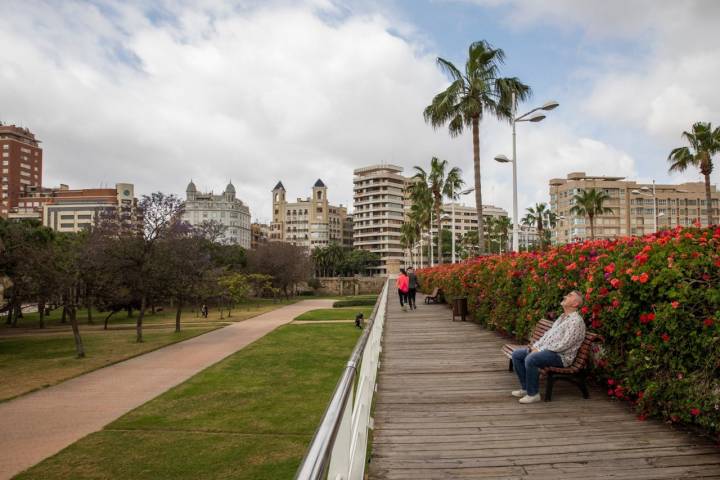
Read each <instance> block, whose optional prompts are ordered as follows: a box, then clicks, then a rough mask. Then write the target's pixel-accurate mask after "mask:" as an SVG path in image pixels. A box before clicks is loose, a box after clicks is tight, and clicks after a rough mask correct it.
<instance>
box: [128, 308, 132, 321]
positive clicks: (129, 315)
mask: <svg viewBox="0 0 720 480" xmlns="http://www.w3.org/2000/svg"><path fill="white" fill-rule="evenodd" d="M132 312H133V308H132V307H127V313H128V318H132V316H133V314H132Z"/></svg>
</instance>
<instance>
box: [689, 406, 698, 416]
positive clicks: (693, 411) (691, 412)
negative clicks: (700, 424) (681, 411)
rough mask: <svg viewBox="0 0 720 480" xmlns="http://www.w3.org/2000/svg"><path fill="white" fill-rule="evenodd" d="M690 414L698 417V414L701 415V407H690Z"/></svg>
mask: <svg viewBox="0 0 720 480" xmlns="http://www.w3.org/2000/svg"><path fill="white" fill-rule="evenodd" d="M690 415H692V416H693V417H697V416H698V415H700V409H699V408H692V409H690Z"/></svg>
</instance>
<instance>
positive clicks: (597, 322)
mask: <svg viewBox="0 0 720 480" xmlns="http://www.w3.org/2000/svg"><path fill="white" fill-rule="evenodd" d="M590 326H591V327H592V328H600V327H602V322H601V321H600V320H598V319H597V318H595V319H593V321H592V322H590Z"/></svg>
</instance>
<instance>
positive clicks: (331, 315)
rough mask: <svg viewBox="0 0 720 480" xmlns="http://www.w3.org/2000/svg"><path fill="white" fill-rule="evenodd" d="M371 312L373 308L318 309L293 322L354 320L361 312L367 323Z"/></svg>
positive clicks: (296, 318) (300, 316)
mask: <svg viewBox="0 0 720 480" xmlns="http://www.w3.org/2000/svg"><path fill="white" fill-rule="evenodd" d="M372 311H373V307H349V308H319V309H317V310H310V311H309V312H305V313H303V314H302V315H298V316H297V317H295V320H317V321H322V320H355V315H357V314H358V313H360V312H362V313H363V315H364V316H365V320H366V321H367V320H370V315H372Z"/></svg>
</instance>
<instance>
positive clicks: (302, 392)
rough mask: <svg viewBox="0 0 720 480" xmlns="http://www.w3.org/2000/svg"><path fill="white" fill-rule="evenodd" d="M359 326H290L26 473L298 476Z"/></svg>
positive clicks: (68, 476)
mask: <svg viewBox="0 0 720 480" xmlns="http://www.w3.org/2000/svg"><path fill="white" fill-rule="evenodd" d="M359 335H360V331H359V330H357V329H355V328H354V326H353V325H351V324H322V323H318V324H305V325H292V324H291V325H286V326H283V327H280V328H278V329H277V330H275V331H273V332H272V333H270V334H268V335H266V336H265V337H263V338H262V339H260V340H258V341H257V342H255V343H253V344H252V345H249V346H248V347H246V348H244V349H243V350H241V351H240V352H238V353H236V354H234V355H232V356H230V357H228V358H227V359H225V360H223V361H222V362H219V363H217V364H215V365H214V366H212V367H210V368H208V369H206V370H204V371H203V372H201V373H199V374H198V375H196V376H194V377H193V378H191V379H190V380H188V381H186V382H184V383H183V384H181V385H179V386H178V387H176V388H174V389H172V390H170V391H168V392H166V393H165V394H163V395H161V396H159V397H157V398H156V399H154V400H152V401H150V402H148V403H146V404H145V405H143V406H141V407H139V408H138V409H136V410H133V411H132V412H130V413H128V414H127V415H125V416H123V417H121V418H120V419H118V420H117V421H115V422H113V423H112V424H110V425H109V426H108V427H106V428H105V429H104V430H102V431H100V432H97V433H94V434H91V435H89V436H87V437H85V438H83V439H82V440H80V441H78V442H76V443H75V444H73V445H71V446H70V447H68V448H66V449H65V450H63V451H62V452H60V453H58V454H57V455H55V456H53V457H51V458H49V459H47V460H45V461H43V462H41V463H40V464H38V465H36V466H35V467H33V468H31V469H30V470H28V471H26V472H24V473H22V474H20V475H19V476H18V477H16V478H18V479H115V478H133V479H165V478H168V479H226V478H234V479H248V480H249V479H253V480H261V479H273V480H274V479H281V478H292V476H293V474H294V472H295V470H296V469H297V467H298V465H299V463H300V460H301V459H302V456H303V454H304V452H305V449H306V448H307V446H308V444H309V442H310V439H311V438H312V435H313V433H314V431H315V428H316V427H317V425H318V423H319V421H320V418H321V416H322V413H323V411H324V409H325V407H326V405H327V402H328V401H329V399H330V395H331V393H332V390H333V388H334V386H335V384H336V382H337V380H338V378H339V376H340V373H341V371H342V369H343V367H344V366H345V362H346V360H347V358H348V356H349V355H350V352H351V350H352V348H353V346H354V345H355V342H356V341H357V338H358V336H359Z"/></svg>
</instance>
